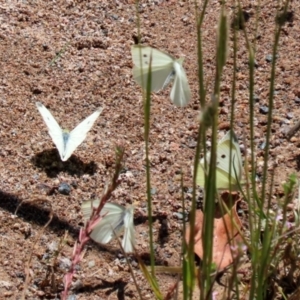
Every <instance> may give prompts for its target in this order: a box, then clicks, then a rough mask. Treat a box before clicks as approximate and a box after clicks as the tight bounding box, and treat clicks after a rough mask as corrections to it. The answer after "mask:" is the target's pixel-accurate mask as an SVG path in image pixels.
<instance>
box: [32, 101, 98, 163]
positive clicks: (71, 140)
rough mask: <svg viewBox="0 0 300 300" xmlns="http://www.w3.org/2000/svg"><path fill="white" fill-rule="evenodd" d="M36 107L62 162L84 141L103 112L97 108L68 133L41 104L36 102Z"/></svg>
mask: <svg viewBox="0 0 300 300" xmlns="http://www.w3.org/2000/svg"><path fill="white" fill-rule="evenodd" d="M36 106H37V108H38V110H39V112H40V114H41V116H42V117H43V120H44V122H45V123H46V125H47V127H48V132H49V135H50V136H51V138H52V141H53V143H54V144H55V146H56V148H57V150H58V152H59V155H60V158H61V160H62V161H66V160H68V159H69V158H70V156H71V155H72V154H73V152H74V151H75V150H76V148H77V147H78V146H79V145H80V144H81V143H82V142H83V141H84V139H85V138H86V135H87V133H88V132H89V131H90V129H91V128H92V126H93V125H94V123H95V121H96V120H97V118H98V117H99V115H100V114H101V112H102V110H103V109H102V108H98V109H97V110H96V111H95V112H94V113H93V114H91V115H90V116H89V117H87V118H86V119H85V120H83V121H82V122H81V123H80V124H78V125H77V126H76V127H75V128H74V129H73V130H72V131H71V132H69V131H68V130H63V129H62V128H61V127H60V126H59V125H58V123H57V121H56V120H55V118H54V117H53V116H52V114H51V113H50V111H49V110H48V109H47V108H46V107H45V106H44V105H43V104H42V103H40V102H36Z"/></svg>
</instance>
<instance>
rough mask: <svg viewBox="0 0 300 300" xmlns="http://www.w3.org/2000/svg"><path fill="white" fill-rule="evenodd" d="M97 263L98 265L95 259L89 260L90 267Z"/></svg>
mask: <svg viewBox="0 0 300 300" xmlns="http://www.w3.org/2000/svg"><path fill="white" fill-rule="evenodd" d="M95 265H96V263H95V261H94V260H90V261H89V262H88V267H89V268H93V267H95Z"/></svg>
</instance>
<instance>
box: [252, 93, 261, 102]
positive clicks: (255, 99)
mask: <svg viewBox="0 0 300 300" xmlns="http://www.w3.org/2000/svg"><path fill="white" fill-rule="evenodd" d="M253 100H254V101H255V102H259V100H260V99H259V96H258V95H257V94H254V95H253Z"/></svg>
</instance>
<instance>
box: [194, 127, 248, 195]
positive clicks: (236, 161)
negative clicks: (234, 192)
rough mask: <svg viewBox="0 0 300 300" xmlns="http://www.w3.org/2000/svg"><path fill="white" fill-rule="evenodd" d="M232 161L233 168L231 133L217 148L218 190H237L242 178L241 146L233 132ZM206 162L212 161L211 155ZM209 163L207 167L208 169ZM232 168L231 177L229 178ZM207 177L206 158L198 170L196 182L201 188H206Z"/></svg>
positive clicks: (208, 155) (207, 156) (228, 133)
mask: <svg viewBox="0 0 300 300" xmlns="http://www.w3.org/2000/svg"><path fill="white" fill-rule="evenodd" d="M232 134H233V137H232V156H231V157H232V159H231V166H230V165H229V162H230V159H229V158H230V144H231V140H230V131H228V132H227V134H226V135H225V136H224V138H223V139H222V140H221V141H220V142H219V143H218V148H217V165H216V167H217V169H216V187H217V189H220V190H221V189H229V188H230V187H231V189H237V188H238V182H239V181H241V178H242V168H243V167H242V156H241V150H240V146H239V144H238V141H237V138H236V136H235V135H234V133H233V132H232ZM206 161H207V162H208V163H209V161H210V153H208V154H207V155H206ZM208 163H207V167H208ZM230 168H231V177H229V173H230ZM205 176H206V172H205V169H204V158H202V159H201V161H200V164H199V166H198V170H197V178H196V182H197V184H198V185H199V186H201V187H204V186H205Z"/></svg>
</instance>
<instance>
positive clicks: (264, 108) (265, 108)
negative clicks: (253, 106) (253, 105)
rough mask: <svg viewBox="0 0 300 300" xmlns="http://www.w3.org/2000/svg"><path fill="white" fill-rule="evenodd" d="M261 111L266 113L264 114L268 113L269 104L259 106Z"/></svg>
mask: <svg viewBox="0 0 300 300" xmlns="http://www.w3.org/2000/svg"><path fill="white" fill-rule="evenodd" d="M259 112H260V113H261V114H264V115H266V114H267V113H268V112H269V108H268V106H266V105H262V106H260V108H259Z"/></svg>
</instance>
